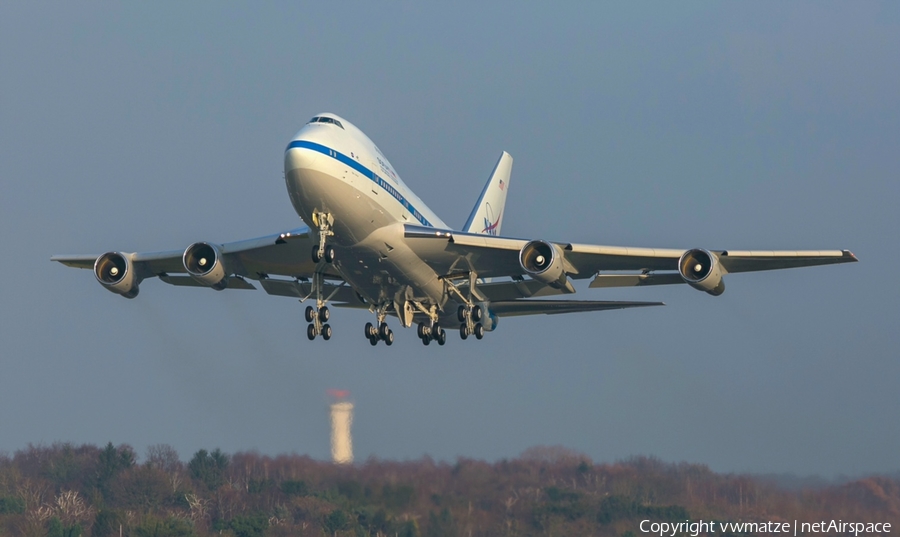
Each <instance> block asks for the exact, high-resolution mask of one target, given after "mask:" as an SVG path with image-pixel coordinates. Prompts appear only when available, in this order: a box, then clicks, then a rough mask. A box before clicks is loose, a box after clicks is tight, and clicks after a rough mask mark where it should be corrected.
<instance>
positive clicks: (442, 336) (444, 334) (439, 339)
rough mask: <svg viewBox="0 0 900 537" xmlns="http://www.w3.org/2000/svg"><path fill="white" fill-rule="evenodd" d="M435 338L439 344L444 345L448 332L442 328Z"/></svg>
mask: <svg viewBox="0 0 900 537" xmlns="http://www.w3.org/2000/svg"><path fill="white" fill-rule="evenodd" d="M435 339H436V340H437V342H438V345H443V344H444V343H447V332H444V331H443V330H441V331H440V333H439V334H438V335H437V337H436V338H435Z"/></svg>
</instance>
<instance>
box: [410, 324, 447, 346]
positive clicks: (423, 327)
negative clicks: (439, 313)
mask: <svg viewBox="0 0 900 537" xmlns="http://www.w3.org/2000/svg"><path fill="white" fill-rule="evenodd" d="M416 333H417V334H418V335H419V339H421V340H422V344H423V345H428V344H429V343H431V342H432V341H437V344H438V345H443V344H444V343H447V332H446V331H445V330H444V329H443V328H441V325H439V324H438V323H436V322H431V323H424V322H422V323H419V328H418V329H417V331H416Z"/></svg>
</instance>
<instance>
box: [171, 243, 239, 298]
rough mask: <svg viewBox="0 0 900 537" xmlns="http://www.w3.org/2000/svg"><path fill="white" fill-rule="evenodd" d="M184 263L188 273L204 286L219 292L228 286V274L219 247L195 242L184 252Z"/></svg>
mask: <svg viewBox="0 0 900 537" xmlns="http://www.w3.org/2000/svg"><path fill="white" fill-rule="evenodd" d="M182 262H183V263H184V269H185V270H187V273H188V274H190V275H191V277H192V278H194V279H195V280H197V281H198V282H200V283H202V284H203V285H205V286H207V287H212V288H213V289H215V290H217V291H221V290H222V289H225V287H227V286H228V272H227V271H226V270H225V264H224V262H223V260H222V251H221V250H220V248H219V246H217V245H215V244H210V243H208V242H195V243H194V244H192V245H190V246H188V247H187V249H186V250H185V251H184V255H183V256H182Z"/></svg>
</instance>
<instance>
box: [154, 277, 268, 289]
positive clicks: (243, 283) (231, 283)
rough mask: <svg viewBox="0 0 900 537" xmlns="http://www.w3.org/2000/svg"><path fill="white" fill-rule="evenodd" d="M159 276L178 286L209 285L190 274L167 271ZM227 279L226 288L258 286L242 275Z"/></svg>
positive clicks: (206, 286)
mask: <svg viewBox="0 0 900 537" xmlns="http://www.w3.org/2000/svg"><path fill="white" fill-rule="evenodd" d="M158 276H159V279H160V280H162V281H164V282H166V283H167V284H169V285H175V286H178V287H204V288H208V287H209V286H208V285H204V284H202V283H200V282H198V281H197V280H195V279H194V278H192V277H190V276H183V275H178V276H171V275H169V274H166V273H162V274H159V275H158ZM227 279H228V284H227V285H226V286H225V288H226V289H247V290H252V291H255V290H256V287H255V286H254V285H253V284H252V283H250V282H248V281H247V280H245V279H244V278H242V277H241V276H229V277H228V278H227Z"/></svg>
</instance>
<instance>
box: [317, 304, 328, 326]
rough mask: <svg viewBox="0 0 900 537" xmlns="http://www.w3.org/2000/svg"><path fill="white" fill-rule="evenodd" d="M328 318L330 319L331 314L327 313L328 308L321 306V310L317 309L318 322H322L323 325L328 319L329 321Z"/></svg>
mask: <svg viewBox="0 0 900 537" xmlns="http://www.w3.org/2000/svg"><path fill="white" fill-rule="evenodd" d="M330 318H331V312H330V311H328V306H322V307H321V308H319V320H320V321H322V322H323V323H324V322H327V321H328V319H330Z"/></svg>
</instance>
